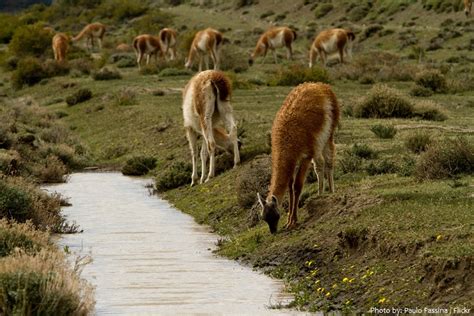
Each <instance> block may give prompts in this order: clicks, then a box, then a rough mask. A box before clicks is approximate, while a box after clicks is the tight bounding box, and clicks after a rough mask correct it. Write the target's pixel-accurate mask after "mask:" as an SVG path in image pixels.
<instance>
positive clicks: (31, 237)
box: [0, 219, 52, 258]
mask: <svg viewBox="0 0 474 316" xmlns="http://www.w3.org/2000/svg"><path fill="white" fill-rule="evenodd" d="M51 246H52V243H51V242H50V240H49V235H48V234H47V233H44V232H41V231H38V230H36V229H35V227H34V226H33V224H32V223H31V222H29V223H26V224H19V223H15V222H8V221H7V220H6V219H0V258H2V257H5V256H9V255H11V254H13V253H14V252H15V251H18V250H19V249H21V250H22V251H23V252H24V253H28V254H35V253H37V252H39V251H40V250H41V249H48V248H52V247H51Z"/></svg>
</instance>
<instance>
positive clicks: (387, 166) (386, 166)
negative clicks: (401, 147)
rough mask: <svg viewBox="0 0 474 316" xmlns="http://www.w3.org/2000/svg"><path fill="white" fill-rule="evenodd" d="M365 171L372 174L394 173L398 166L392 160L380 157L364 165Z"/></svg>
mask: <svg viewBox="0 0 474 316" xmlns="http://www.w3.org/2000/svg"><path fill="white" fill-rule="evenodd" d="M366 171H367V173H368V174H369V175H371V176H373V175H377V174H386V173H395V172H397V171H398V167H397V165H396V164H395V163H394V162H393V161H390V160H387V159H382V160H380V161H375V162H371V163H369V165H368V166H367V167H366Z"/></svg>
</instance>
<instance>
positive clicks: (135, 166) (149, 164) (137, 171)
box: [122, 156, 156, 176]
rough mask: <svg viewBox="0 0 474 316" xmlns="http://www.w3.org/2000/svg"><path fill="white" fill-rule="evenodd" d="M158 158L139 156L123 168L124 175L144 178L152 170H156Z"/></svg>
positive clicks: (131, 159) (130, 160) (129, 160)
mask: <svg viewBox="0 0 474 316" xmlns="http://www.w3.org/2000/svg"><path fill="white" fill-rule="evenodd" d="M155 167H156V158H155V157H145V156H137V157H133V158H130V159H128V160H127V162H126V163H125V165H124V166H123V167H122V174H124V175H126V176H143V175H145V174H147V173H148V172H149V171H150V170H153V169H155Z"/></svg>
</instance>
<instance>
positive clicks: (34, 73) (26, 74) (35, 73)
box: [11, 57, 47, 89]
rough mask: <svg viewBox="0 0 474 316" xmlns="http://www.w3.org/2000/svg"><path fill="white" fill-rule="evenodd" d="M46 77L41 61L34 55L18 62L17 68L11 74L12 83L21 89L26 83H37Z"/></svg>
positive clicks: (30, 84)
mask: <svg viewBox="0 0 474 316" xmlns="http://www.w3.org/2000/svg"><path fill="white" fill-rule="evenodd" d="M46 77H47V74H46V72H45V71H44V70H43V67H42V65H41V63H40V61H39V60H38V59H37V58H34V57H26V58H24V59H21V60H20V61H19V62H18V66H17V69H16V70H15V71H14V72H13V73H12V76H11V83H12V86H13V88H15V89H21V88H22V87H23V86H24V85H29V86H32V85H34V84H37V83H38V82H40V81H41V80H42V79H44V78H46Z"/></svg>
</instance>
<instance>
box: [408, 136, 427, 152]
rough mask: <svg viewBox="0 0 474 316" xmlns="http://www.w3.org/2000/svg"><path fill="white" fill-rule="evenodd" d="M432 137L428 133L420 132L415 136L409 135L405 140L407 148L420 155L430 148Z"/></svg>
mask: <svg viewBox="0 0 474 316" xmlns="http://www.w3.org/2000/svg"><path fill="white" fill-rule="evenodd" d="M431 142H432V140H431V136H430V135H429V134H426V133H422V132H418V133H415V134H411V135H409V136H408V137H407V138H406V140H405V146H406V148H408V149H409V150H410V151H411V152H413V153H415V154H419V153H421V152H423V151H425V150H426V149H427V148H428V146H429V145H430V144H431Z"/></svg>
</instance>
